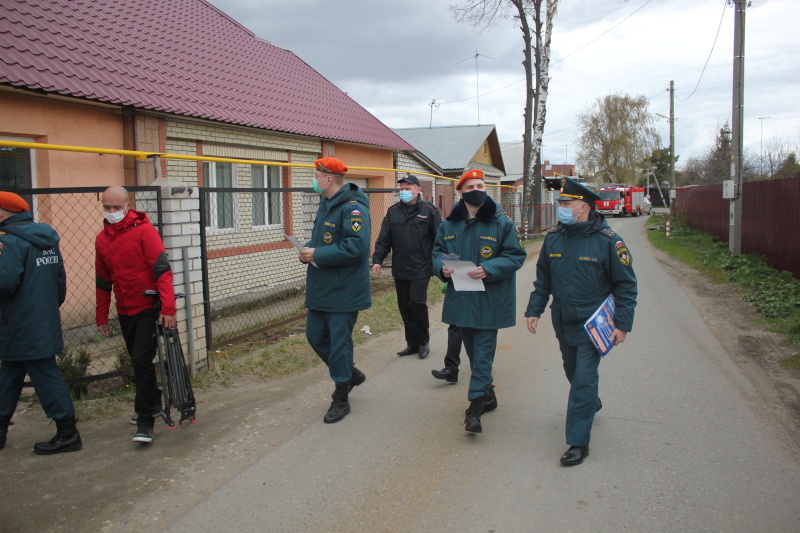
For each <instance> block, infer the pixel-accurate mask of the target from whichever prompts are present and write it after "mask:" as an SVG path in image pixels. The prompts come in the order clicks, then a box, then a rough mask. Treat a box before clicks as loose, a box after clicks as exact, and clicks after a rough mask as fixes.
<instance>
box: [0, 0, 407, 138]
mask: <svg viewBox="0 0 800 533" xmlns="http://www.w3.org/2000/svg"><path fill="white" fill-rule="evenodd" d="M265 9H266V8H265ZM0 84H6V85H11V86H14V87H19V88H28V89H38V90H41V91H44V92H47V93H56V94H60V95H66V96H73V97H77V98H85V99H87V100H93V101H97V102H104V103H109V104H118V105H121V106H130V107H135V108H140V109H148V110H153V111H161V112H165V113H173V114H176V115H182V116H189V117H197V118H202V119H209V120H216V121H220V122H225V123H229V124H239V125H243V126H252V127H256V128H262V129H266V130H273V131H281V132H287V133H295V134H299V135H309V136H313V137H319V138H323V139H332V140H340V141H350V142H356V143H365V144H370V145H376V146H383V147H387V148H393V149H400V150H413V149H414V148H413V147H412V146H410V145H409V144H408V143H406V142H405V141H404V140H403V139H401V138H400V137H398V136H397V135H395V134H394V133H393V132H392V131H391V129H389V128H388V127H387V126H385V125H384V124H383V123H382V122H380V121H379V120H378V119H376V118H375V117H374V116H373V115H371V114H370V113H369V112H368V111H367V110H365V109H364V108H363V107H361V106H360V105H358V104H357V103H356V102H355V101H353V100H352V99H351V98H350V97H349V96H347V95H346V94H345V93H344V92H342V91H341V90H339V89H338V88H337V87H336V86H334V85H333V84H332V83H331V82H329V81H328V80H327V79H325V78H324V77H323V76H322V75H320V74H319V73H318V72H316V71H315V70H314V69H313V68H311V67H310V66H308V65H307V64H306V63H305V62H304V61H303V60H301V59H300V58H298V57H297V56H296V55H294V54H293V53H292V52H290V51H288V50H283V49H281V48H278V47H276V46H273V45H272V44H270V43H268V42H266V41H264V40H261V39H259V38H257V37H256V36H255V35H254V34H253V33H252V32H250V31H249V30H247V29H246V28H244V27H243V26H241V25H240V24H239V23H237V22H236V21H234V20H233V19H231V18H230V17H228V16H227V15H225V14H224V13H222V12H221V11H219V10H218V9H217V8H215V7H214V6H212V5H211V4H208V3H207V2H205V1H204V0H168V1H164V0H25V1H23V0H3V1H2V2H0Z"/></svg>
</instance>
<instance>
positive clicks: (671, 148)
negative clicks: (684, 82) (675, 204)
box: [669, 80, 675, 204]
mask: <svg viewBox="0 0 800 533" xmlns="http://www.w3.org/2000/svg"><path fill="white" fill-rule="evenodd" d="M669 189H670V191H674V190H675V80H670V82H669ZM669 203H670V204H672V201H670V202H669Z"/></svg>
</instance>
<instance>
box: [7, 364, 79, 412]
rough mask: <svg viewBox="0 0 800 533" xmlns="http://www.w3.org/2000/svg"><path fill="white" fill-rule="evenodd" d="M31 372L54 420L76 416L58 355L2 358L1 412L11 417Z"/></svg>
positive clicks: (38, 393)
mask: <svg viewBox="0 0 800 533" xmlns="http://www.w3.org/2000/svg"><path fill="white" fill-rule="evenodd" d="M25 373H27V374H28V375H29V376H30V378H31V382H32V383H33V389H34V390H35V391H36V396H38V397H39V402H40V403H41V404H42V408H43V409H44V412H45V414H47V417H48V418H52V419H53V420H64V419H65V418H71V417H73V416H75V405H74V404H73V403H72V397H71V396H70V395H69V389H68V388H67V384H66V383H65V382H64V377H63V376H62V375H61V370H60V369H59V368H58V365H57V364H56V357H55V356H52V357H47V358H45V359H33V360H26V361H3V362H0V416H4V417H8V418H10V417H11V415H13V414H14V411H15V410H16V409H17V402H18V401H19V395H20V394H21V393H22V385H23V384H24V383H25Z"/></svg>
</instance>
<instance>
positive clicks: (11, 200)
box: [0, 191, 31, 213]
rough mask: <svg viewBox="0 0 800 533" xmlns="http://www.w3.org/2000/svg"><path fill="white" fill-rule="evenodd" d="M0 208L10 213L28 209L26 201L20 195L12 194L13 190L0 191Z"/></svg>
mask: <svg viewBox="0 0 800 533" xmlns="http://www.w3.org/2000/svg"><path fill="white" fill-rule="evenodd" d="M0 208H2V209H5V210H6V211H11V212H12V213H22V212H23V211H30V210H31V208H30V207H28V202H26V201H25V199H24V198H22V196H20V195H18V194H14V193H13V192H5V191H0Z"/></svg>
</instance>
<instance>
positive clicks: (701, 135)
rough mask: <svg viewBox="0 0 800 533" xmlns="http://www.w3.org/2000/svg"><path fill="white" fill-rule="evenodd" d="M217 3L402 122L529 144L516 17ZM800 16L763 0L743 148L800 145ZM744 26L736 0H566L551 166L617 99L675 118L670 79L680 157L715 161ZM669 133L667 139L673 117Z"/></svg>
mask: <svg viewBox="0 0 800 533" xmlns="http://www.w3.org/2000/svg"><path fill="white" fill-rule="evenodd" d="M209 1H210V3H211V4H213V5H215V6H216V7H218V8H219V9H220V10H222V11H223V12H225V13H226V14H228V15H229V16H230V17H231V18H233V19H235V20H236V21H238V22H239V23H240V24H242V25H243V26H245V27H247V28H248V29H249V30H251V31H252V32H254V33H255V34H256V35H257V36H258V37H260V38H262V39H264V40H267V41H269V42H271V43H272V44H274V45H276V46H279V47H281V48H285V49H288V50H291V51H292V52H294V53H295V54H296V55H297V56H298V57H300V58H301V59H303V60H304V61H305V62H306V63H308V64H309V65H310V66H311V67H312V68H314V69H315V70H317V71H318V72H320V73H321V74H322V75H324V76H325V77H326V78H328V79H329V80H330V81H331V82H333V83H334V84H336V85H337V86H338V87H339V88H340V89H342V90H343V91H345V92H347V93H348V94H349V95H350V96H351V97H352V98H353V99H354V100H356V101H357V102H358V103H360V104H361V105H362V106H363V107H365V108H366V109H367V110H369V111H370V112H371V113H373V114H374V115H375V116H376V117H377V118H378V119H380V120H381V121H382V122H384V123H385V124H386V125H388V126H390V127H393V128H406V127H424V126H428V125H429V124H432V125H433V126H448V125H462V124H477V123H482V124H495V125H496V126H497V133H498V136H499V137H500V140H501V141H512V142H513V141H521V140H522V133H523V127H524V123H523V116H522V114H523V110H524V91H525V83H524V81H523V79H524V69H523V66H522V59H523V56H522V33H521V32H520V30H519V29H518V28H517V27H516V26H515V25H514V24H513V22H512V21H511V20H503V21H499V22H498V24H496V25H495V26H494V27H493V28H490V29H488V30H485V31H483V32H478V31H477V30H474V29H473V28H472V27H471V26H470V25H469V24H466V23H462V24H459V23H457V22H456V21H455V20H454V19H453V17H452V14H451V13H450V11H449V10H448V5H450V4H453V3H454V2H452V1H448V0H404V1H402V2H377V1H375V0H340V1H338V2H330V1H325V0H293V1H291V2H284V1H278V0H270V1H264V0H209ZM798 18H800V0H767V1H760V2H759V1H753V2H752V5H751V7H749V8H748V9H747V12H746V30H745V35H746V37H745V96H744V98H745V99H744V113H745V120H744V143H745V148H746V150H748V151H749V152H750V153H751V154H753V155H756V156H757V155H758V152H759V150H760V145H761V142H762V138H763V141H764V144H765V145H767V144H768V142H769V141H770V140H772V139H775V138H779V139H781V140H782V141H783V142H785V143H791V144H792V145H794V146H796V147H800V106H798V104H797V101H798V94H800V69H798V68H797V56H798V53H800V32H798V31H796V28H795V25H796V21H797V20H798ZM733 21H734V9H733V7H732V6H729V5H727V3H726V1H725V0H673V1H672V2H663V1H661V0H649V1H648V0H628V1H625V0H603V1H598V0H562V1H561V3H560V4H559V8H558V18H557V19H556V21H555V24H554V31H553V42H552V50H551V69H550V75H551V78H552V79H551V81H550V95H549V98H548V102H547V103H548V105H547V122H546V126H545V137H544V143H545V148H544V151H543V159H549V160H550V161H551V162H553V163H563V162H564V160H565V158H566V159H567V161H568V162H570V163H572V162H574V160H575V144H574V143H575V138H576V135H577V129H576V127H575V125H576V117H577V115H578V114H579V113H581V112H583V111H585V110H586V109H587V108H588V107H589V106H590V105H591V104H592V103H593V102H595V101H596V100H597V99H598V98H602V97H604V96H606V95H608V94H611V93H627V94H630V95H632V96H639V95H644V96H646V97H648V98H649V99H650V102H651V104H650V109H651V112H653V113H661V114H663V115H669V92H668V90H667V89H668V87H669V82H670V80H674V81H675V117H676V123H675V144H676V154H677V155H679V156H681V160H682V161H685V160H686V158H687V157H689V156H700V155H702V154H703V152H704V151H705V150H706V149H707V148H708V147H709V146H710V144H711V142H712V141H713V138H714V136H715V134H716V131H717V130H718V129H719V127H720V126H721V125H722V124H723V123H725V122H730V117H731V108H732V87H733V82H732V70H733V69H732V64H733ZM712 47H713V52H712ZM476 52H477V55H478V57H477V73H476V59H475V55H476ZM701 73H702V78H701ZM476 74H477V83H476ZM698 80H700V83H699V85H698ZM695 87H697V88H696V90H695ZM476 94H477V95H479V97H477V98H476ZM434 100H435V102H436V104H437V105H434V106H431V103H432V102H433V101H434ZM759 117H770V118H764V119H762V120H759ZM762 126H763V136H762V133H761V130H762ZM658 129H659V132H660V134H661V136H662V140H663V145H665V146H666V145H668V144H669V125H668V123H667V121H665V120H662V121H660V122H658Z"/></svg>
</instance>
